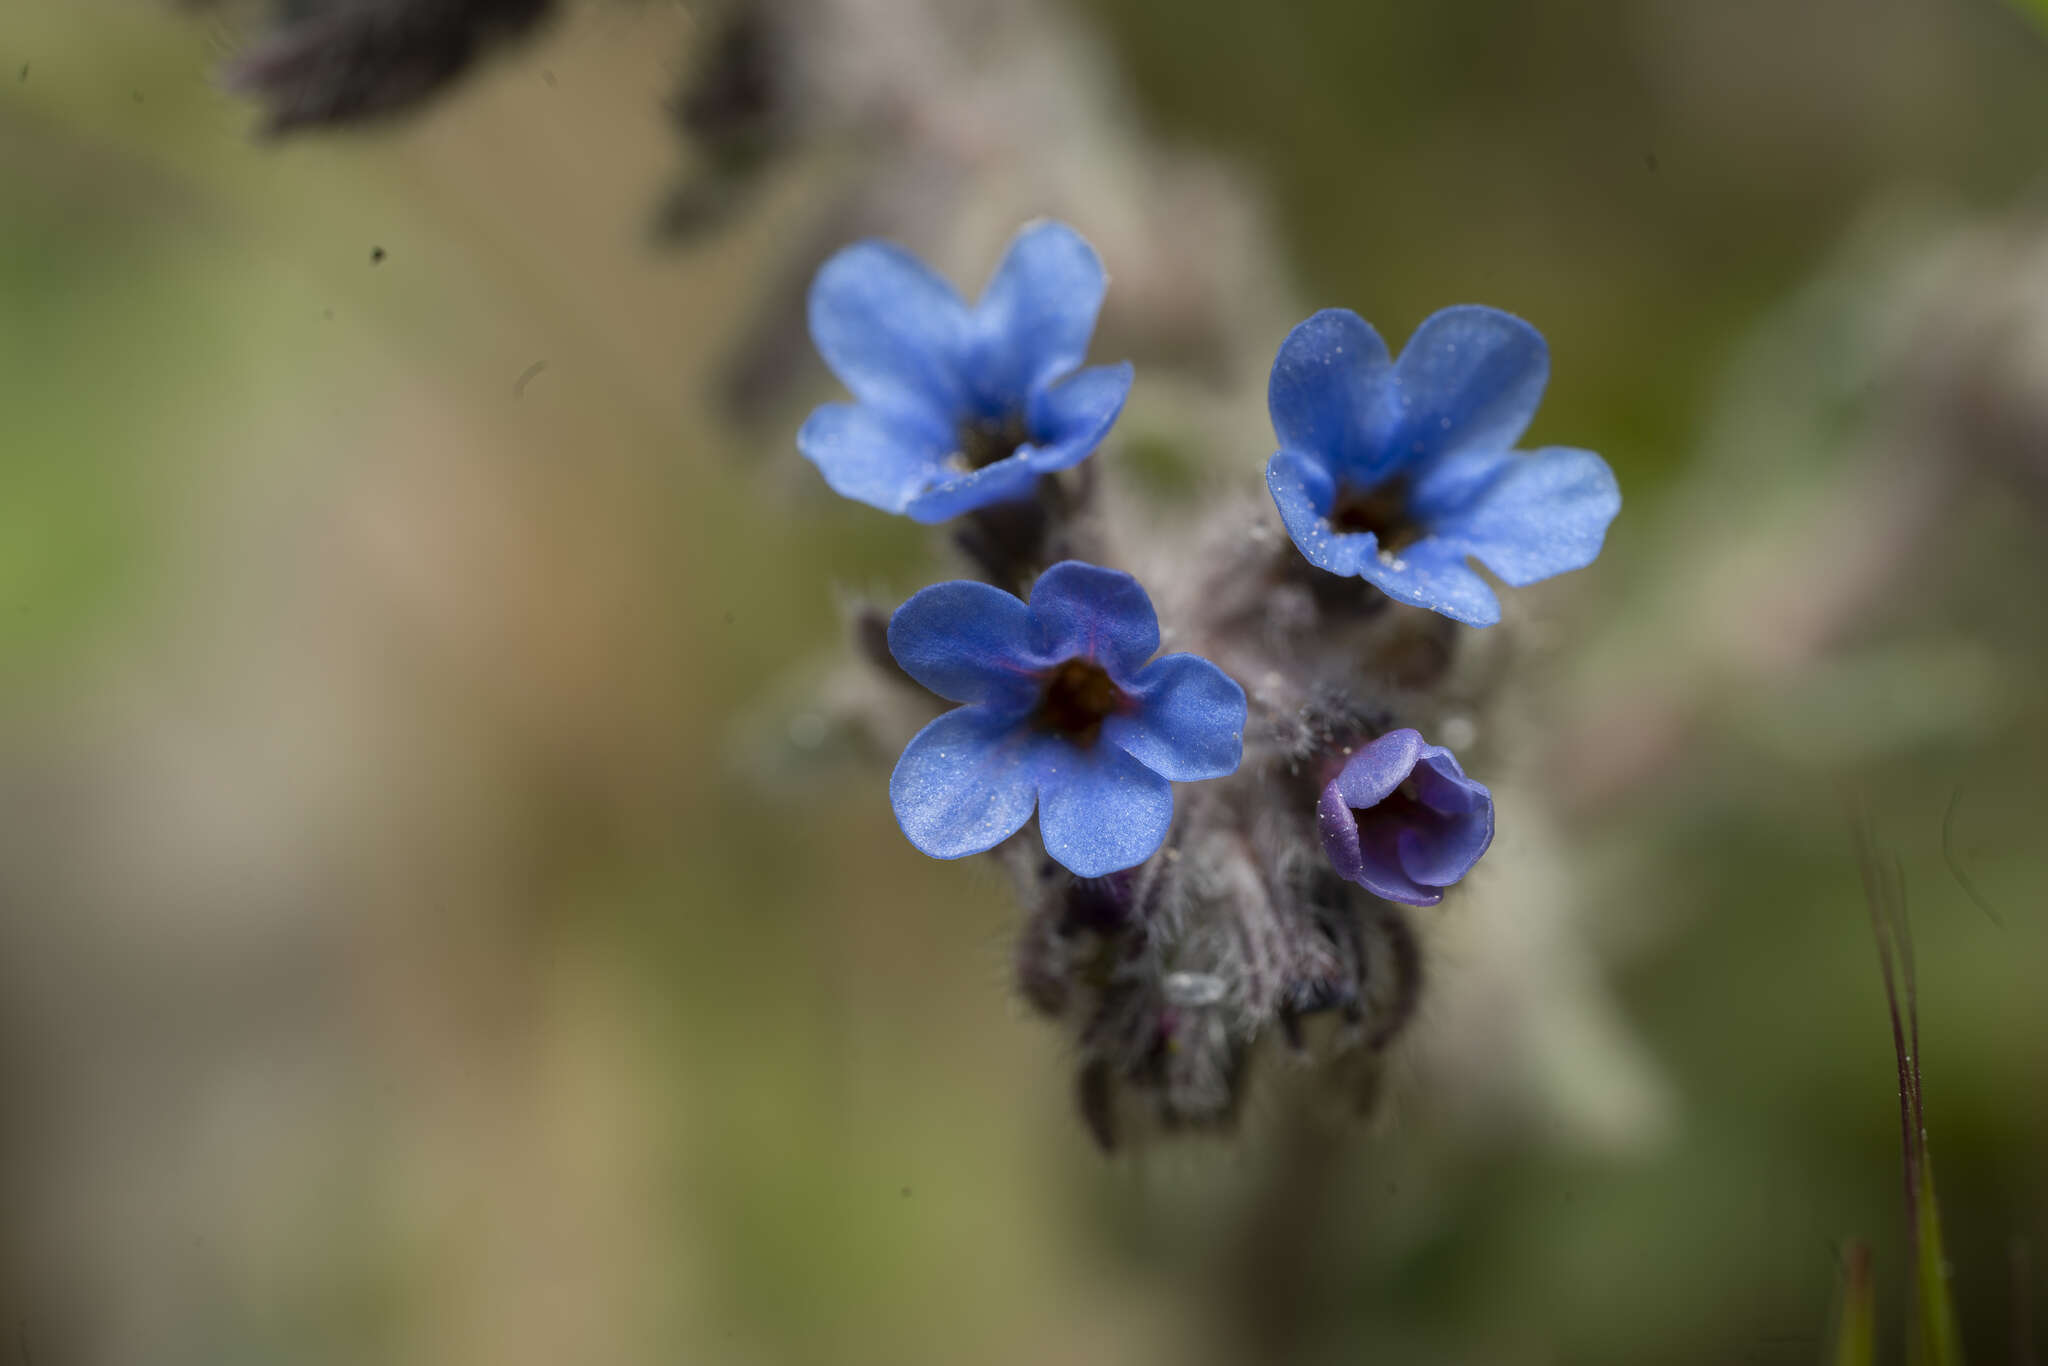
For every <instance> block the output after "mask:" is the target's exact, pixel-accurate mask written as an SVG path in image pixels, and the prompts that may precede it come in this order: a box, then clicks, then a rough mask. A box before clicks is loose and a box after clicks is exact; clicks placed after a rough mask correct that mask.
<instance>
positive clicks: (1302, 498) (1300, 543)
mask: <svg viewBox="0 0 2048 1366" xmlns="http://www.w3.org/2000/svg"><path fill="white" fill-rule="evenodd" d="M1266 488H1267V489H1268V490H1269V491H1270V492H1271V493H1272V495H1273V506H1275V507H1277V508H1278V509H1280V520H1281V522H1282V523H1283V524H1285V526H1286V527H1287V534H1288V535H1289V536H1290V537H1292V538H1293V539H1294V545H1295V548H1296V549H1298V550H1300V551H1301V553H1302V555H1303V556H1304V557H1305V558H1306V559H1307V560H1308V562H1309V563H1310V564H1312V565H1314V566H1316V568H1318V569H1327V570H1329V571H1330V572H1331V573H1332V574H1355V573H1357V572H1358V555H1359V553H1360V552H1361V549H1363V550H1365V551H1370V550H1372V549H1376V548H1377V547H1378V545H1379V542H1377V541H1376V540H1374V539H1373V537H1372V536H1371V535H1370V534H1360V533H1346V532H1339V531H1338V530H1337V529H1336V528H1334V527H1332V526H1331V525H1330V509H1331V508H1332V507H1334V506H1336V502H1337V485H1336V482H1335V481H1334V480H1332V479H1331V478H1330V473H1329V471H1328V470H1327V469H1325V468H1324V467H1323V466H1322V465H1321V464H1320V463H1318V462H1317V461H1315V460H1313V459H1311V458H1309V457H1308V456H1306V455H1303V454H1302V453H1300V452H1299V451H1280V452H1277V453H1276V454H1275V455H1274V456H1273V458H1272V459H1271V460H1268V461H1267V462H1266Z"/></svg>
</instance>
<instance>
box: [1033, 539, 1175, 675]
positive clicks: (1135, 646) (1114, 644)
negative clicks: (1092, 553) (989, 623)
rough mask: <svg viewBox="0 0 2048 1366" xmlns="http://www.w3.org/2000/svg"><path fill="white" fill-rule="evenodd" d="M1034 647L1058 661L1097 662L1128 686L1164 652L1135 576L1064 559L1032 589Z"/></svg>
mask: <svg viewBox="0 0 2048 1366" xmlns="http://www.w3.org/2000/svg"><path fill="white" fill-rule="evenodd" d="M1031 648H1032V651H1033V653H1035V654H1037V655H1039V656H1040V657H1041V658H1045V659H1048V660H1053V661H1058V660H1063V659H1072V658H1075V657H1076V656H1080V657H1082V658H1086V659H1091V660H1094V661H1095V662H1096V663H1098V664H1100V665H1101V666H1102V667H1103V668H1104V669H1106V670H1108V672H1109V675H1110V677H1111V678H1113V679H1115V680H1116V681H1117V683H1118V684H1119V685H1122V684H1124V683H1125V682H1126V681H1127V680H1129V679H1130V678H1131V677H1132V676H1133V675H1134V674H1136V673H1137V672H1138V669H1139V668H1140V666H1142V665H1143V664H1144V663H1145V661H1146V660H1148V659H1150V658H1151V657H1152V656H1153V655H1155V654H1157V653H1158V652H1159V618H1158V616H1157V615H1156V614H1154V612H1153V611H1152V599H1150V598H1149V597H1147V596H1145V590H1144V588H1143V587H1142V586H1141V585H1140V584H1139V583H1138V581H1137V580H1136V579H1134V578H1132V577H1131V576H1130V575H1129V574H1125V573H1123V572H1122V571H1120V570H1115V569H1104V568H1102V567H1100V566H1099V565H1092V564H1083V563H1082V562H1081V561H1079V560H1062V561H1061V562H1060V563H1058V564H1056V565H1054V566H1053V567H1052V568H1050V569H1048V570H1046V571H1045V572H1044V573H1043V574H1040V575H1039V576H1038V582H1037V583H1034V584H1033V585H1031Z"/></svg>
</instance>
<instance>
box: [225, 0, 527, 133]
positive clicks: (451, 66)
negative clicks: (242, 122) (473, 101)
mask: <svg viewBox="0 0 2048 1366" xmlns="http://www.w3.org/2000/svg"><path fill="white" fill-rule="evenodd" d="M553 8H554V3H553V0H325V3H322V4H318V5H314V6H307V7H296V8H295V10H294V11H291V12H287V14H286V15H285V17H283V18H282V19H281V20H280V21H279V22H278V24H277V26H276V27H275V28H274V29H273V31H272V32H271V33H270V35H269V36H268V37H265V38H263V39H261V40H259V41H258V42H257V43H256V44H255V45H254V46H252V47H251V48H250V49H249V50H248V51H247V52H245V53H243V54H242V55H241V56H239V57H237V58H235V59H234V60H233V61H231V62H229V63H228V64H227V65H226V66H225V67H224V68H223V69H222V72H221V80H222V83H223V84H224V85H225V86H226V87H227V88H228V89H229V90H232V91H235V92H236V93H238V94H243V95H249V96H252V97H253V98H255V99H256V100H257V101H258V102H259V103H261V104H262V105H263V107H264V110H265V114H266V117H265V119H264V123H263V131H264V132H265V133H268V134H272V135H275V134H280V133H287V132H290V131H292V130H293V129H297V128H306V127H315V126H336V127H339V126H345V125H350V124H357V123H363V122H367V121H369V120H372V119H378V118H383V117H386V116H389V115H393V114H399V113H404V112H406V111H409V110H411V109H414V108H416V107H418V106H419V105H421V104H423V103H425V102H426V101H427V100H429V99H430V98H432V97H433V96H435V95H437V94H439V93H440V92H441V91H442V90H443V89H445V88H447V87H448V86H450V85H451V84H453V83H454V82H455V81H456V79H457V78H459V77H461V76H462V75H463V74H464V73H465V72H467V71H468V70H469V68H470V66H471V65H472V64H473V63H474V62H475V61H476V59H477V58H478V57H480V56H482V55H484V54H485V53H486V52H488V51H490V50H491V49H492V48H494V47H496V46H498V45H500V44H501V43H504V42H506V41H508V40H510V39H513V38H517V37H520V36H523V35H524V34H526V33H528V32H530V31H532V30H533V29H534V28H536V27H538V25H539V24H540V22H541V20H543V19H545V18H546V17H547V15H548V13H549V11H551V10H552V9H553ZM300 11H303V12H300Z"/></svg>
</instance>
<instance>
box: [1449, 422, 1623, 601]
mask: <svg viewBox="0 0 2048 1366" xmlns="http://www.w3.org/2000/svg"><path fill="white" fill-rule="evenodd" d="M1497 462H1498V467H1497V468H1496V469H1495V470H1494V471H1493V472H1492V473H1491V474H1490V475H1487V474H1480V473H1478V469H1477V467H1478V466H1480V465H1482V464H1485V463H1487V462H1486V461H1484V460H1479V459H1473V460H1455V461H1447V462H1444V465H1445V468H1444V469H1443V470H1442V471H1441V472H1438V471H1435V470H1432V471H1429V472H1427V473H1426V474H1424V475H1422V476H1418V478H1417V480H1416V485H1415V490H1414V495H1413V497H1414V505H1415V506H1416V507H1417V508H1418V509H1424V508H1428V509H1432V510H1429V511H1425V512H1424V516H1425V518H1426V520H1427V521H1428V522H1429V524H1430V528H1431V531H1432V532H1433V533H1434V535H1435V536H1436V538H1437V539H1438V540H1440V541H1442V542H1443V543H1444V544H1445V545H1446V546H1448V547H1450V548H1451V549H1453V550H1456V551H1457V552H1458V553H1460V554H1465V555H1475V556H1477V557H1478V558H1479V559H1480V560H1482V561H1484V562H1485V564H1486V566H1487V568H1489V569H1491V570H1492V571H1493V572H1494V573H1496V574H1498V575H1500V576H1501V578H1502V579H1503V580H1505V581H1506V582H1508V583H1510V584H1512V585H1514V586H1515V587H1517V588H1520V587H1523V586H1524V585H1527V584H1532V583H1535V582H1537V581H1538V580H1540V579H1547V578H1549V577H1551V576H1552V575H1553V574H1562V573H1565V572H1566V571H1568V570H1572V569H1583V568H1585V567H1586V566H1587V565H1589V564H1591V563H1593V561H1594V560H1595V559H1597V558H1598V557H1599V554H1600V545H1601V542H1602V541H1603V540H1605V539H1606V536H1607V526H1608V523H1610V522H1612V521H1613V520H1614V518H1615V514H1617V513H1619V512H1620V511H1621V489H1620V487H1619V486H1618V485H1617V484H1616V483H1615V482H1614V471H1612V470H1610V469H1609V468H1608V467H1607V462H1606V461H1605V460H1602V459H1601V458H1600V457H1599V456H1597V455H1595V454H1593V452H1591V451H1581V450H1573V449H1571V448H1570V447H1566V446H1549V447H1545V448H1544V449H1542V450H1540V451H1536V452H1534V453H1533V454H1529V455H1511V456H1505V457H1497Z"/></svg>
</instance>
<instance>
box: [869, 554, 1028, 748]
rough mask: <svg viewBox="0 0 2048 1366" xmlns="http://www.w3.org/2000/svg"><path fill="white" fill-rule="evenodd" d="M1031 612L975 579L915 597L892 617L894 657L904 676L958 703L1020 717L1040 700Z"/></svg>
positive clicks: (937, 587) (1012, 597) (954, 582)
mask: <svg viewBox="0 0 2048 1366" xmlns="http://www.w3.org/2000/svg"><path fill="white" fill-rule="evenodd" d="M1030 630H1031V627H1030V609H1029V608H1027V607H1025V605H1024V602H1023V600H1022V599H1020V598H1018V597H1016V596H1015V595H1013V594H1010V593H1005V592H1004V591H1003V590H1002V589H1000V588H996V587H994V586H992V585H990V584H985V583H975V582H973V581H972V580H969V579H954V580H952V581H951V582H949V583H935V584H933V585H932V586H931V587H929V588H924V589H920V590H919V591H918V592H916V593H913V594H911V596H910V600H909V601H907V602H905V603H904V604H903V605H902V606H901V607H899V608H897V609H896V612H895V614H894V615H893V616H891V617H890V618H889V653H890V654H892V655H894V656H895V657H896V662H897V663H898V664H900V665H902V666H903V671H904V672H905V673H907V674H909V675H910V676H911V677H912V678H914V679H916V680H917V681H918V682H920V683H922V684H924V686H926V687H927V688H930V689H931V690H932V691H933V692H935V693H937V694H938V695H939V696H941V697H944V698H948V699H950V700H951V701H954V702H984V703H988V704H990V705H991V706H992V707H993V708H995V709H998V710H1001V711H1003V712H1005V713H1006V714H1008V715H1011V716H1021V715H1022V714H1023V713H1024V712H1025V711H1027V710H1029V709H1030V707H1031V705H1032V703H1034V702H1035V701H1036V700H1037V695H1038V679H1037V670H1038V668H1039V667H1040V665H1039V662H1038V661H1036V660H1033V659H1032V658H1031V657H1030V654H1029V650H1030Z"/></svg>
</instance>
